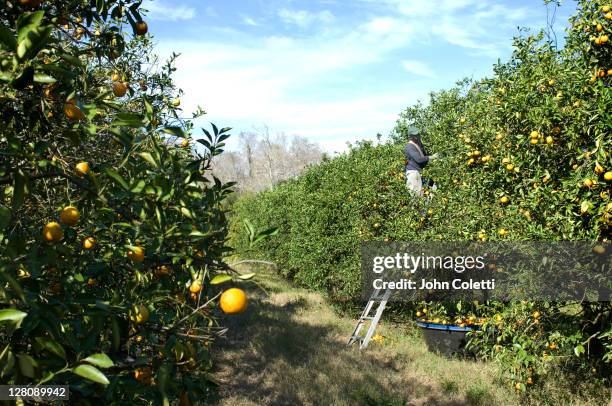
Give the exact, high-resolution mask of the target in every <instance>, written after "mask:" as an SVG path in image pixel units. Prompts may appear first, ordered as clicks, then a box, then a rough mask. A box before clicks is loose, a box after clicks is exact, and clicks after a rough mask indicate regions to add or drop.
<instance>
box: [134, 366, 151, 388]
mask: <svg viewBox="0 0 612 406" xmlns="http://www.w3.org/2000/svg"><path fill="white" fill-rule="evenodd" d="M134 378H135V379H136V380H137V381H138V383H140V384H143V385H148V384H150V383H151V381H152V380H153V372H152V371H151V368H149V367H144V368H138V369H136V370H134Z"/></svg>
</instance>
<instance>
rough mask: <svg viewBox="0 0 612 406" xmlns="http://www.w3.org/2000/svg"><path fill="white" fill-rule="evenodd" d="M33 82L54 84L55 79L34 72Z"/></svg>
mask: <svg viewBox="0 0 612 406" xmlns="http://www.w3.org/2000/svg"><path fill="white" fill-rule="evenodd" d="M34 82H36V83H55V82H57V79H55V78H54V77H53V76H50V75H47V74H45V73H38V72H34Z"/></svg>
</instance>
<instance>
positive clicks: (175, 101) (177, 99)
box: [172, 98, 181, 107]
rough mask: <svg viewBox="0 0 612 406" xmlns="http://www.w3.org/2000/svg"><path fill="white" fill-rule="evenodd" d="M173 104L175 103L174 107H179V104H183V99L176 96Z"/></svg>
mask: <svg viewBox="0 0 612 406" xmlns="http://www.w3.org/2000/svg"><path fill="white" fill-rule="evenodd" d="M172 105H173V106H174V107H178V106H180V105H181V99H179V98H176V99H174V100H172Z"/></svg>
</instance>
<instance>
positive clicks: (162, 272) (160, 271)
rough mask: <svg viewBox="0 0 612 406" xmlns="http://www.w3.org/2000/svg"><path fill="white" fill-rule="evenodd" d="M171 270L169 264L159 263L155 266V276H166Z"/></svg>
mask: <svg viewBox="0 0 612 406" xmlns="http://www.w3.org/2000/svg"><path fill="white" fill-rule="evenodd" d="M171 271H172V268H170V266H169V265H160V266H158V267H157V268H155V276H157V277H158V278H161V277H162V276H168V275H170V272H171Z"/></svg>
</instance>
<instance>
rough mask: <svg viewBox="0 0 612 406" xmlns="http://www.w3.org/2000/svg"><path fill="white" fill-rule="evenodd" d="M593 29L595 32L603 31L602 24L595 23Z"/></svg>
mask: <svg viewBox="0 0 612 406" xmlns="http://www.w3.org/2000/svg"><path fill="white" fill-rule="evenodd" d="M595 31H597V32H601V31H603V26H602V25H601V24H597V26H595Z"/></svg>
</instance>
